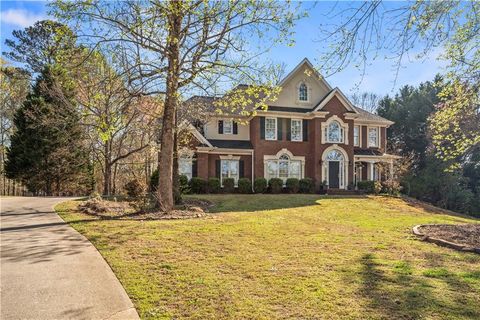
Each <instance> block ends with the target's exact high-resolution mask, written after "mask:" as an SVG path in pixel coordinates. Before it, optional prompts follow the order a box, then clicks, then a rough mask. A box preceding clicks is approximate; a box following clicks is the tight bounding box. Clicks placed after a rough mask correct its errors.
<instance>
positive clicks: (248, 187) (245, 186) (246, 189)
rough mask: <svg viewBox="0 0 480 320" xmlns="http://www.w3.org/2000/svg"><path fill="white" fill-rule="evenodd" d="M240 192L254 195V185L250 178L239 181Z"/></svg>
mask: <svg viewBox="0 0 480 320" xmlns="http://www.w3.org/2000/svg"><path fill="white" fill-rule="evenodd" d="M238 192H239V193H252V183H251V182H250V179H248V178H240V179H238Z"/></svg>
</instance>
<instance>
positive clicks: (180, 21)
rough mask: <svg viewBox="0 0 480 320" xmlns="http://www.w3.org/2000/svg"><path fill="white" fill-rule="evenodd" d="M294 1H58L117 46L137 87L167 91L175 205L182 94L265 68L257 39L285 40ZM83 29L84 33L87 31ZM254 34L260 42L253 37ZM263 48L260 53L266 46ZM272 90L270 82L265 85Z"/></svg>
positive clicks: (166, 138) (167, 172)
mask: <svg viewBox="0 0 480 320" xmlns="http://www.w3.org/2000/svg"><path fill="white" fill-rule="evenodd" d="M292 7H293V6H292V5H291V4H290V3H280V2H272V1H240V0H237V1H229V2H227V1H214V2H211V1H202V0H198V1H160V0H152V1H122V2H111V1H99V0H97V1H95V0H94V1H79V2H69V1H57V2H56V3H55V4H54V9H55V12H56V14H57V16H58V17H60V18H65V17H66V18H67V19H70V21H71V22H73V21H77V22H80V23H83V24H86V25H87V26H86V27H85V28H83V30H84V31H85V34H84V35H86V36H87V38H86V39H87V40H91V42H92V44H93V45H94V46H98V45H110V46H117V47H118V50H119V52H122V53H123V59H122V63H123V65H124V66H125V74H126V75H128V78H129V82H130V84H131V85H132V86H134V87H135V88H136V90H139V91H142V92H148V93H149V94H152V93H155V94H159V93H161V94H164V95H165V107H164V113H163V120H162V126H161V127H162V132H161V139H160V140H161V141H160V142H161V150H160V155H159V171H160V177H159V185H160V187H159V188H158V198H159V205H160V208H161V210H163V211H165V212H166V211H170V210H171V209H172V208H173V202H174V201H173V194H172V184H173V181H172V179H173V159H174V144H175V143H174V135H175V124H176V123H177V122H176V111H177V108H178V105H179V102H180V94H181V93H182V92H185V91H188V90H191V89H192V88H200V89H201V90H204V91H206V92H208V91H214V90H218V89H219V88H221V87H222V85H223V86H225V84H226V83H227V82H229V81H230V82H231V81H232V80H238V79H242V80H250V82H253V81H254V80H255V74H258V73H259V71H262V70H264V69H263V68H261V66H259V65H258V64H257V63H255V61H256V59H255V58H256V57H257V55H258V54H259V53H261V52H262V51H264V49H262V50H256V51H255V48H256V45H257V44H261V45H262V48H265V47H268V46H266V44H268V43H272V42H275V41H280V40H286V39H288V38H289V36H290V35H291V32H290V27H291V26H292V24H293V21H294V20H295V19H296V18H298V16H297V15H296V14H295V13H294V10H293V9H292ZM84 35H82V34H80V35H79V36H80V37H82V36H84ZM254 39H261V42H259V43H254V42H255V41H253V40H254ZM259 51H260V52H259ZM258 90H259V91H268V86H262V87H258Z"/></svg>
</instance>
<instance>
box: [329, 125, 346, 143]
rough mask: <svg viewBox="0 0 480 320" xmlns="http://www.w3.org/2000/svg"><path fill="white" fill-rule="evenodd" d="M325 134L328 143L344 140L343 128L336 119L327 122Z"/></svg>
mask: <svg viewBox="0 0 480 320" xmlns="http://www.w3.org/2000/svg"><path fill="white" fill-rule="evenodd" d="M326 135H327V139H326V140H327V142H329V143H343V141H344V138H343V136H344V130H343V127H342V126H341V125H340V123H339V122H338V121H335V120H333V121H332V122H330V123H329V124H328V127H327V131H326Z"/></svg>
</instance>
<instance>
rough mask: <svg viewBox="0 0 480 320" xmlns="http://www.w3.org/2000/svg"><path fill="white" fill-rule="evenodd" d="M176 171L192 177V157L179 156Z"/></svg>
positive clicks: (189, 177)
mask: <svg viewBox="0 0 480 320" xmlns="http://www.w3.org/2000/svg"><path fill="white" fill-rule="evenodd" d="M178 173H179V174H180V175H185V176H187V177H188V179H191V178H192V159H186V158H180V159H179V161H178Z"/></svg>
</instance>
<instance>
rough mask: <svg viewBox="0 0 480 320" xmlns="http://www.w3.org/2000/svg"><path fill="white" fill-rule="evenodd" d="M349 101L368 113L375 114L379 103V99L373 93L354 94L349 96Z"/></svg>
mask: <svg viewBox="0 0 480 320" xmlns="http://www.w3.org/2000/svg"><path fill="white" fill-rule="evenodd" d="M350 101H352V103H353V104H354V105H356V106H358V107H360V108H362V109H364V110H367V111H368V112H372V113H375V112H376V111H377V108H378V104H379V102H380V97H379V96H378V95H377V94H376V93H373V92H362V93H354V94H352V95H351V96H350Z"/></svg>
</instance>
